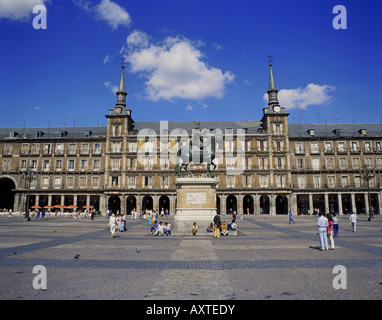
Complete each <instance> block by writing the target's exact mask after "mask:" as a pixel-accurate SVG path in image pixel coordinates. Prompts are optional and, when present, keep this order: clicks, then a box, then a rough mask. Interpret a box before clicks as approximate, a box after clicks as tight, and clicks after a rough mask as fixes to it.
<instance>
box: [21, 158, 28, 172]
mask: <svg viewBox="0 0 382 320" xmlns="http://www.w3.org/2000/svg"><path fill="white" fill-rule="evenodd" d="M26 168H27V160H21V170H22V169H26Z"/></svg>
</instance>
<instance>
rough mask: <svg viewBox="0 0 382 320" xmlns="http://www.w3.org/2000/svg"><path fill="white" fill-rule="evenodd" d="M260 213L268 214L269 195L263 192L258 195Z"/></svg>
mask: <svg viewBox="0 0 382 320" xmlns="http://www.w3.org/2000/svg"><path fill="white" fill-rule="evenodd" d="M260 214H269V197H268V196H267V195H265V194H263V195H262V196H261V197H260Z"/></svg>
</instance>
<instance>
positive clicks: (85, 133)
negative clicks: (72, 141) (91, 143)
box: [84, 131, 92, 138]
mask: <svg viewBox="0 0 382 320" xmlns="http://www.w3.org/2000/svg"><path fill="white" fill-rule="evenodd" d="M91 135H92V132H91V131H85V132H84V137H85V138H89V137H90V136H91Z"/></svg>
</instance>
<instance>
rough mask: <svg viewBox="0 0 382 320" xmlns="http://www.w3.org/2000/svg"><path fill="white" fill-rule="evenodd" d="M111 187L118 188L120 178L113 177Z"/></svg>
mask: <svg viewBox="0 0 382 320" xmlns="http://www.w3.org/2000/svg"><path fill="white" fill-rule="evenodd" d="M111 186H112V187H118V177H111Z"/></svg>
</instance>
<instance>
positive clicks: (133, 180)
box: [127, 176, 137, 188]
mask: <svg viewBox="0 0 382 320" xmlns="http://www.w3.org/2000/svg"><path fill="white" fill-rule="evenodd" d="M127 184H128V188H135V187H136V184H137V177H136V176H128V177H127Z"/></svg>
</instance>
